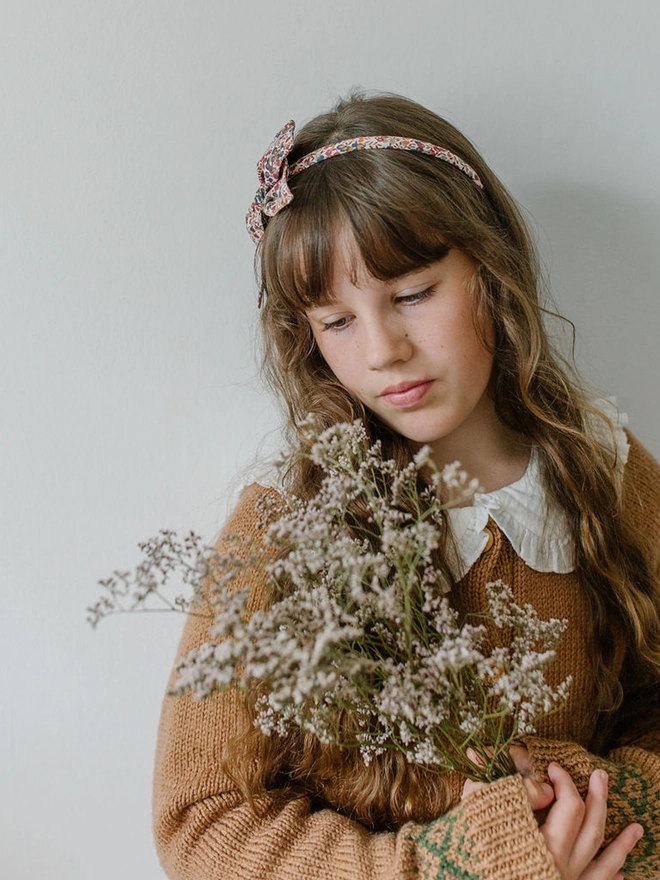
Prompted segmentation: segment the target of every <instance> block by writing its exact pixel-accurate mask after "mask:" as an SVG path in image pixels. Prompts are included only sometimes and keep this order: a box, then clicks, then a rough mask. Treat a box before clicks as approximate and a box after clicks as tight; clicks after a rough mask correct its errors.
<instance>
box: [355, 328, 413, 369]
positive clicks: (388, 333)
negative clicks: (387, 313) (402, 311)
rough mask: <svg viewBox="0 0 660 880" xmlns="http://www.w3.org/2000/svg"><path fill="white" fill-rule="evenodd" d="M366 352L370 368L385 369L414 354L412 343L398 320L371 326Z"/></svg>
mask: <svg viewBox="0 0 660 880" xmlns="http://www.w3.org/2000/svg"><path fill="white" fill-rule="evenodd" d="M366 353H367V366H368V368H369V369H370V370H384V369H386V368H387V367H389V366H391V365H392V364H395V363H397V362H398V361H407V360H408V358H409V357H410V355H411V354H412V343H411V342H410V339H409V337H408V334H407V333H406V332H405V330H404V329H403V328H402V327H400V326H399V325H398V322H397V321H394V322H391V323H390V322H387V321H381V322H378V323H374V324H372V325H371V327H370V328H369V333H368V335H367V340H366Z"/></svg>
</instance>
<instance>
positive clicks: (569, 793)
mask: <svg viewBox="0 0 660 880" xmlns="http://www.w3.org/2000/svg"><path fill="white" fill-rule="evenodd" d="M514 750H515V754H514ZM511 756H512V757H513V759H514V763H515V765H516V767H517V769H518V771H519V772H520V774H521V776H522V780H523V784H524V786H525V789H526V791H527V797H528V798H529V802H530V805H531V807H532V810H533V811H534V812H537V811H539V810H544V809H546V808H547V807H548V806H550V804H552V807H551V808H550V810H549V811H548V814H547V818H546V820H545V822H543V824H542V825H541V826H540V831H541V834H542V835H543V839H544V840H545V844H546V846H547V848H548V850H549V852H550V853H551V855H552V857H553V859H554V860H555V864H556V866H557V870H558V871H559V874H560V876H561V880H623V874H622V873H621V868H622V866H623V863H624V862H625V860H626V856H627V855H628V853H629V852H630V851H631V850H632V848H633V847H634V846H635V844H636V843H637V841H638V840H639V839H640V838H641V836H642V834H643V833H644V829H643V828H642V826H641V825H638V824H633V825H628V827H627V828H624V830H623V831H622V832H621V833H620V834H619V836H618V837H617V838H616V839H615V840H613V841H612V843H610V844H609V846H607V847H606V848H605V849H604V850H603V851H602V852H601V853H600V855H597V853H598V851H599V849H600V848H601V846H602V844H603V838H604V835H605V821H606V819H607V773H605V771H604V770H595V771H594V772H593V773H592V774H591V777H590V779H589V791H588V793H587V797H586V799H585V800H582V798H581V797H580V793H579V792H578V790H577V788H576V787H575V784H574V782H573V780H572V779H571V777H570V775H569V774H568V773H567V772H566V771H565V770H564V769H563V768H562V767H560V766H559V764H551V765H550V767H549V768H548V776H549V778H550V781H551V782H552V786H549V785H547V784H545V783H539V782H537V781H536V780H535V779H533V777H532V768H531V764H530V762H529V759H528V757H527V750H526V749H525V748H524V747H522V746H521V747H518V746H514V747H512V750H511ZM483 787H484V783H481V782H471V781H470V780H466V782H465V784H464V786H463V797H466V796H467V795H469V794H471V793H472V792H475V791H478V790H479V789H480V788H483ZM553 801H554V803H553Z"/></svg>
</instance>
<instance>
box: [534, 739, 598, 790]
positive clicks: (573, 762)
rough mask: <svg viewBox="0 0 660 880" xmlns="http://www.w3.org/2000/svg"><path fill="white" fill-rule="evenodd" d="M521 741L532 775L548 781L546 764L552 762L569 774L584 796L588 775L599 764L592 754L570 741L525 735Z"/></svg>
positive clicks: (542, 780) (587, 786) (587, 784)
mask: <svg viewBox="0 0 660 880" xmlns="http://www.w3.org/2000/svg"><path fill="white" fill-rule="evenodd" d="M523 742H524V743H525V746H526V747H527V751H528V752H529V760H530V762H531V765H532V770H533V771H534V776H535V777H536V779H537V780H538V781H539V782H549V779H548V766H549V765H550V764H552V763H553V762H554V763H556V764H561V766H562V767H563V768H564V770H566V772H567V773H568V774H569V775H570V777H571V778H572V780H573V782H574V783H575V787H576V788H577V790H578V791H579V792H580V795H581V796H582V797H583V798H584V797H586V794H587V789H588V788H589V777H590V776H591V774H592V773H593V771H594V770H595V769H596V767H599V766H601V765H600V764H598V763H596V761H595V758H594V756H593V755H590V754H589V752H588V751H587V750H586V749H584V748H583V747H582V746H579V745H578V744H577V743H572V742H556V741H554V740H549V739H537V737H534V736H527V737H525V738H524V740H523Z"/></svg>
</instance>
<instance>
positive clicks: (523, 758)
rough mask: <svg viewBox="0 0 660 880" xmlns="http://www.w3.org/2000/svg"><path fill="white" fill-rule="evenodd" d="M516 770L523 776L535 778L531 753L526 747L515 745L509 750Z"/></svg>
mask: <svg viewBox="0 0 660 880" xmlns="http://www.w3.org/2000/svg"><path fill="white" fill-rule="evenodd" d="M509 752H510V754H511V758H512V759H513V763H514V764H515V765H516V770H517V771H518V773H520V775H521V776H534V770H533V769H532V762H531V761H530V760H529V752H528V751H527V749H526V748H525V746H520V745H513V746H511V748H510V749H509Z"/></svg>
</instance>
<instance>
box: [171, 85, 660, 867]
mask: <svg viewBox="0 0 660 880" xmlns="http://www.w3.org/2000/svg"><path fill="white" fill-rule="evenodd" d="M258 170H259V175H260V188H259V190H258V192H257V195H256V197H255V201H254V203H253V205H252V206H251V209H250V212H249V214H248V229H249V231H250V234H251V235H252V238H253V239H254V240H255V242H257V254H258V258H259V265H260V276H261V293H260V300H261V298H263V307H262V311H261V315H262V321H263V329H264V339H265V358H266V368H267V372H268V376H269V377H270V379H271V381H272V384H273V385H274V387H275V388H276V389H277V391H278V392H279V393H280V395H281V396H282V398H283V400H284V401H285V403H286V406H287V409H288V415H289V427H290V430H291V433H292V435H293V437H294V438H296V439H297V442H298V444H299V445H302V446H303V448H304V447H305V443H307V441H306V439H305V434H304V432H303V431H302V429H301V428H300V426H301V423H302V422H303V420H304V418H305V416H307V414H308V413H313V414H314V415H315V416H316V418H317V421H318V423H319V425H320V426H321V427H328V426H330V425H332V424H334V423H336V422H339V421H352V420H353V419H355V418H357V417H361V418H362V419H363V420H364V421H365V423H366V425H367V426H368V430H369V433H370V436H371V438H372V439H374V440H375V439H377V438H378V439H380V440H381V441H382V443H383V445H384V447H385V453H386V457H388V458H391V457H394V458H395V459H396V460H397V461H400V462H401V465H402V466H403V465H405V464H406V463H407V462H408V461H409V460H410V457H411V455H412V454H413V453H414V452H415V450H417V449H418V448H419V447H420V445H422V444H429V445H430V447H431V450H432V457H433V459H434V461H435V463H436V464H437V465H438V466H440V467H442V465H444V464H445V463H449V462H452V461H454V460H456V459H457V460H459V461H460V462H461V463H462V465H463V467H464V468H465V469H466V470H467V471H468V473H470V475H471V476H474V477H477V478H478V480H479V482H480V485H481V486H482V487H483V491H480V493H479V494H477V495H476V496H475V497H474V499H473V501H472V504H471V506H470V507H464V508H460V509H457V510H454V511H451V515H450V524H449V526H448V528H449V529H450V532H451V542H452V544H451V546H453V547H454V548H455V552H452V553H451V554H450V552H449V550H447V552H446V553H445V556H444V557H443V558H442V559H441V560H440V564H442V565H443V567H444V569H445V570H446V571H447V572H448V573H449V574H450V575H451V577H452V581H453V587H452V600H453V602H454V604H455V606H456V608H457V609H458V611H459V612H460V613H461V614H469V613H470V612H475V611H478V610H480V609H482V608H483V607H485V605H486V600H485V594H484V584H485V583H486V582H488V581H492V580H496V579H497V578H501V579H502V580H503V581H505V582H506V583H507V584H509V585H510V586H511V587H512V588H513V590H514V593H515V595H516V601H517V602H518V603H520V604H521V603H524V602H529V603H531V604H532V605H533V606H534V608H535V609H536V610H537V611H538V612H539V614H540V615H541V617H544V618H546V619H547V618H550V617H559V618H562V617H566V618H568V621H569V625H568V629H567V631H566V633H565V634H564V637H563V639H562V641H561V643H560V646H559V648H558V651H557V657H556V659H555V661H554V664H553V666H552V670H551V678H552V679H553V680H554V681H555V682H558V681H561V680H563V678H565V677H566V675H567V674H569V673H570V674H572V676H573V685H572V688H571V694H570V696H569V699H568V701H567V702H566V703H565V704H564V705H562V707H561V709H560V710H559V711H557V712H556V713H555V714H553V715H551V716H550V717H547V718H544V719H543V720H542V721H541V723H540V725H539V728H538V736H536V737H533V738H532V737H530V738H528V739H526V740H525V742H524V744H521V745H520V746H517V747H515V748H514V754H513V757H514V759H515V762H516V766H517V768H518V770H519V774H518V775H517V776H511V777H509V778H506V779H503V780H499V781H497V782H494V783H491V784H489V785H476V784H474V783H470V782H466V781H465V780H463V779H462V778H459V777H458V775H457V774H449V775H446V776H438V775H437V774H434V773H431V772H429V771H425V770H424V769H423V768H420V767H417V766H414V765H411V764H407V763H406V762H405V761H404V760H403V759H401V758H400V756H399V755H397V754H396V753H394V752H387V753H385V754H384V755H383V756H382V757H381V758H380V759H378V760H374V761H372V762H371V764H370V765H369V766H365V765H364V764H363V762H362V759H361V758H360V756H359V754H358V753H357V752H356V751H351V750H342V749H340V748H337V747H332V746H327V745H322V744H320V743H319V742H318V741H316V740H314V739H313V738H312V737H310V736H309V735H302V734H301V735H298V736H291V735H289V736H286V737H285V736H281V737H276V736H272V737H265V736H263V735H262V734H261V733H260V732H259V731H257V730H256V729H255V728H254V727H253V726H252V724H251V716H250V709H249V707H248V706H247V705H246V704H245V701H244V700H242V699H241V698H240V697H239V696H237V695H236V694H232V693H229V694H224V695H221V696H219V695H217V696H216V697H214V698H211V699H208V700H206V701H203V702H201V703H196V702H193V701H192V700H190V699H188V698H180V699H172V698H168V699H167V700H166V702H165V706H164V710H163V717H162V723H161V730H160V741H159V747H158V755H157V767H156V777H155V834H156V839H157V843H158V846H159V851H160V856H161V859H162V863H163V865H164V866H165V869H166V871H167V872H168V874H169V876H170V877H172V878H177V880H178V878H181V880H184V878H185V880H216V878H218V880H219V878H269V880H284V878H292V880H293V878H318V880H390V878H391V880H394V878H396V880H412V878H413V877H417V878H419V877H421V878H425V880H426V878H438V880H450V878H451V880H453V878H493V880H519V878H520V880H522V878H547V880H550V878H552V880H558V878H561V880H576V878H581V880H612V878H619V877H622V876H623V875H622V874H621V873H620V870H621V867H622V865H623V863H624V860H625V859H626V856H627V854H628V853H629V852H631V851H632V856H631V863H629V866H630V864H632V867H630V869H629V871H628V873H627V874H626V876H627V877H628V878H631V877H639V878H642V877H643V878H645V880H649V878H653V877H656V878H658V877H660V853H659V852H658V849H657V835H658V829H659V828H660V808H659V806H658V803H659V799H660V699H659V694H660V628H659V611H660V543H659V542H658V541H657V539H656V537H655V536H656V535H657V534H658V533H659V532H660V468H659V466H658V465H657V464H656V462H655V461H654V460H653V459H652V458H651V456H650V455H649V454H648V453H647V452H646V451H645V450H644V449H643V448H642V446H641V445H640V444H639V443H638V442H637V441H636V440H635V438H634V437H633V436H632V435H630V434H628V433H626V432H625V431H624V429H623V424H624V419H623V417H622V416H621V415H620V414H619V413H618V412H617V411H616V410H615V408H614V407H613V406H612V404H610V403H608V402H607V401H604V400H594V399H592V398H590V397H589V396H588V395H587V394H586V393H585V392H584V391H583V390H582V388H581V387H580V385H579V384H578V381H577V379H576V377H574V376H573V374H572V373H571V371H570V369H569V367H568V366H567V365H566V364H565V363H564V362H563V361H562V360H561V359H560V358H559V356H558V355H557V354H556V353H555V352H554V351H553V350H552V348H551V345H550V343H549V340H548V336H547V334H546V331H545V329H544V325H543V315H544V310H543V308H542V306H541V305H540V303H539V299H538V286H539V284H538V273H537V267H536V261H535V255H534V248H533V245H532V243H531V241H530V238H529V235H528V232H527V230H526V229H525V225H524V223H523V221H522V219H521V216H520V214H519V212H518V210H517V208H516V206H515V204H514V203H513V201H512V199H511V197H510V196H509V195H508V193H507V192H506V190H505V189H504V188H503V187H502V185H501V184H500V182H499V181H498V180H497V178H496V177H495V176H494V175H493V173H492V171H491V170H490V169H489V168H488V167H487V165H486V164H485V163H484V161H483V159H482V158H481V157H480V156H479V154H478V153H477V152H476V151H475V149H474V147H473V146H472V145H471V144H470V143H469V142H468V141H467V140H466V139H465V138H464V137H463V136H462V135H461V134H460V133H459V132H458V131H456V129H455V128H453V127H452V126H451V125H449V124H448V123H447V122H445V121H444V120H442V119H440V118H439V117H437V116H436V115H435V114H433V113H431V112H430V111H428V110H426V109H424V108H423V107H420V106H418V105H417V104H414V103H413V102H411V101H408V100H405V99H403V98H398V97H393V96H379V97H374V98H363V97H359V96H358V97H352V98H350V99H349V100H347V101H345V102H341V103H339V104H338V105H337V107H336V108H335V109H334V110H333V111H332V112H330V113H327V114H325V115H322V116H319V117H317V118H316V119H314V120H313V121H312V122H310V123H309V124H308V125H306V126H305V127H304V128H303V129H302V130H301V131H300V132H299V133H298V135H297V136H296V137H295V138H294V135H293V123H289V125H288V126H286V127H285V128H284V129H283V130H282V131H281V132H280V133H279V135H278V136H277V138H276V139H275V141H274V142H273V144H272V145H271V147H270V149H269V151H268V152H267V153H266V155H265V156H264V158H263V159H262V160H261V162H260V163H259V166H258ZM297 435H299V436H297ZM281 479H282V480H284V482H285V483H286V484H287V488H289V489H292V490H293V491H294V492H296V493H297V494H299V495H301V496H303V497H310V496H311V495H312V494H314V493H315V491H316V490H317V488H318V485H319V473H318V470H317V469H316V467H315V466H314V465H313V464H312V463H311V462H310V461H309V460H307V459H304V458H300V457H296V458H293V457H292V458H291V463H290V467H289V469H288V471H287V472H286V473H284V474H283V475H282V476H281ZM261 483H262V486H259V485H253V486H251V487H249V488H248V489H247V490H246V491H245V492H244V494H243V496H242V498H241V501H240V503H239V505H238V507H237V509H236V511H235V512H234V514H233V516H232V517H231V519H230V521H229V523H228V524H227V526H226V534H234V535H235V534H242V535H247V536H252V537H254V538H256V539H257V540H258V538H259V529H258V525H257V521H258V519H259V514H258V512H257V507H258V498H259V497H260V496H261V494H263V492H264V491H265V489H264V486H270V487H271V488H270V489H268V491H270V492H273V491H275V490H276V489H274V488H272V487H273V486H275V487H276V483H275V482H274V481H273V480H268V479H264V480H262V481H261ZM448 538H449V536H448ZM449 546H450V544H449V543H448V544H447V547H449ZM445 557H446V558H445ZM245 577H246V579H247V580H248V582H249V586H250V587H251V589H252V600H251V601H252V607H253V608H258V607H265V606H266V605H267V603H268V601H269V599H268V596H267V595H266V590H265V579H264V577H263V575H262V576H261V577H260V576H259V573H258V572H254V571H252V572H250V573H249V574H247V575H246V576H245ZM207 638H208V627H207V625H205V624H204V623H203V622H200V618H199V617H190V618H189V619H188V622H187V626H186V632H185V634H184V638H183V642H182V645H181V651H182V653H187V652H188V651H189V650H190V649H191V648H193V647H196V646H197V645H199V644H200V643H202V642H203V641H205V640H206V639H207ZM608 786H609V788H608ZM640 823H641V824H640ZM642 826H643V828H642ZM642 834H643V835H644V836H643V837H642ZM640 838H642V839H641V840H640ZM603 845H605V848H604V849H602V847H603ZM633 847H634V849H633Z"/></svg>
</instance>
